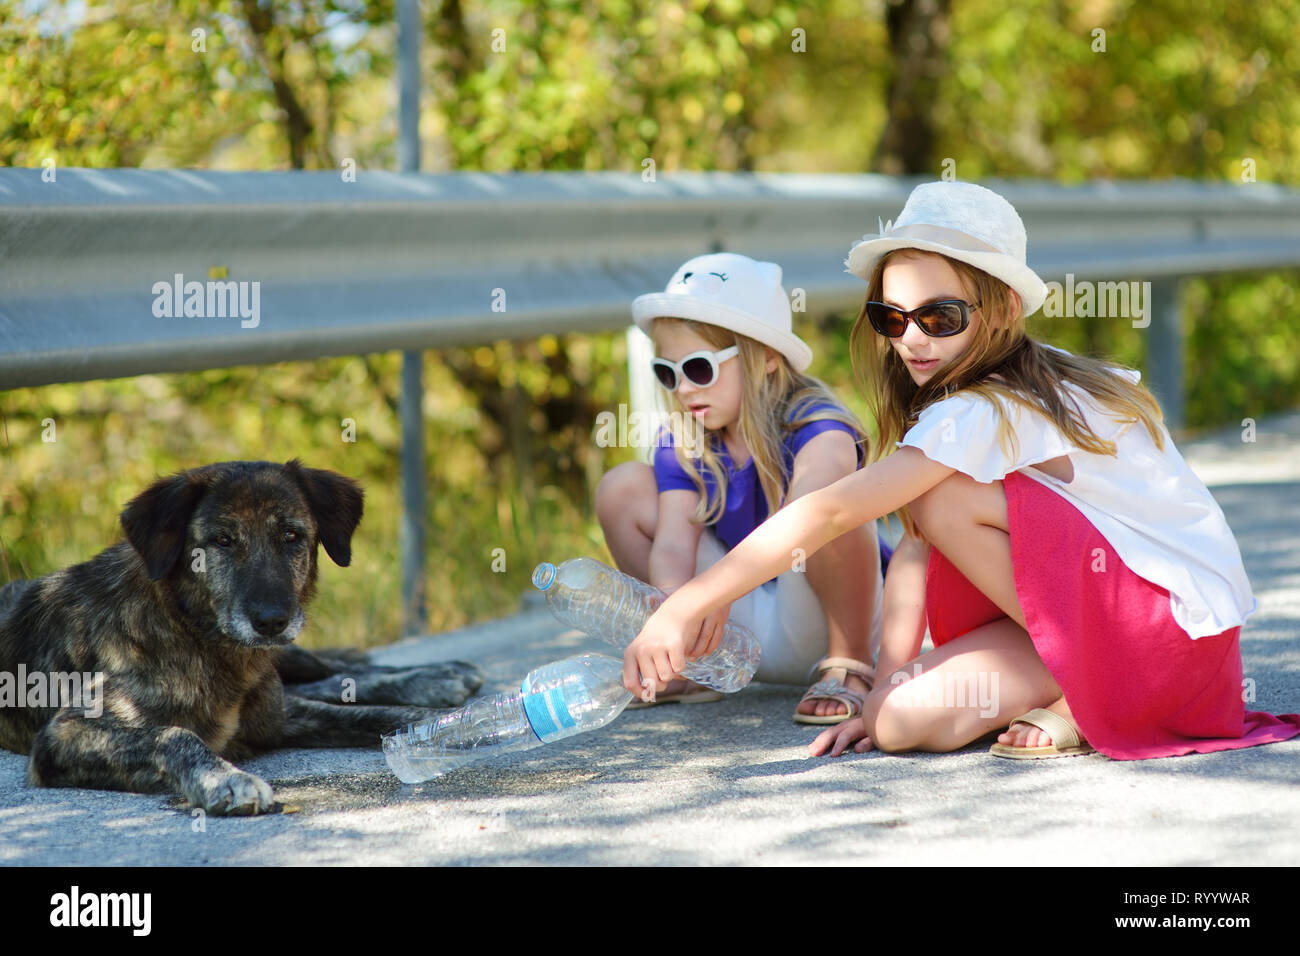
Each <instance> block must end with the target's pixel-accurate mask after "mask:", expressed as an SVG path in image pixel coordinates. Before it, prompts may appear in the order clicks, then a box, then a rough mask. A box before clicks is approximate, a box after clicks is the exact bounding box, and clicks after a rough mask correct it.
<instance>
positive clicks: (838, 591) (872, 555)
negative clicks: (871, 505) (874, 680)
mask: <svg viewBox="0 0 1300 956" xmlns="http://www.w3.org/2000/svg"><path fill="white" fill-rule="evenodd" d="M874 527H875V526H874V525H871V524H867V525H863V526H862V527H860V528H857V529H855V530H853V531H850V532H848V533H847V534H842V535H840V536H839V537H838V538H836V539H835V540H834V541H832V542H830V543H829V544H827V545H825V546H824V547H822V549H821V550H819V551H818V552H817V553H816V554H814V555H812V556H811V557H809V558H808V561H807V570H806V572H805V573H806V574H807V575H808V584H809V585H810V586H811V587H812V589H813V593H814V594H816V595H817V598H818V600H820V601H821V605H822V610H824V611H825V612H826V629H827V633H828V636H829V640H828V642H827V649H826V656H827V657H850V658H853V659H854V660H859V661H863V662H864V663H866V664H867V665H871V664H872V663H873V662H872V660H871V618H872V611H873V609H874V608H875V601H876V575H877V574H878V573H879V571H880V544H879V542H878V541H877V540H876V535H875V532H874ZM844 685H845V686H846V687H848V689H849V690H852V691H855V692H857V693H859V694H862V695H863V696H864V697H865V696H866V694H867V691H868V688H867V685H866V683H865V682H864V681H863V680H862V679H861V678H859V677H858V676H857V675H855V674H849V675H848V677H847V678H846V679H845V681H844ZM797 710H798V711H799V713H801V714H817V715H821V716H824V715H828V714H843V713H847V711H846V709H845V706H844V704H842V703H841V702H839V701H837V700H807V701H802V702H800V704H799V706H798V708H797Z"/></svg>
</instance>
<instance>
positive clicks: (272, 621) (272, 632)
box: [248, 607, 289, 637]
mask: <svg viewBox="0 0 1300 956" xmlns="http://www.w3.org/2000/svg"><path fill="white" fill-rule="evenodd" d="M248 620H249V621H250V622H251V623H252V625H253V630H255V631H257V633H258V634H261V635H262V636H263V637H275V636H276V635H277V634H279V633H280V632H281V631H283V630H284V629H285V628H286V627H288V626H289V614H288V612H287V611H285V609H284V608H280V607H262V608H253V609H252V610H250V611H249V614H248Z"/></svg>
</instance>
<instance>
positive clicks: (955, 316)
mask: <svg viewBox="0 0 1300 956" xmlns="http://www.w3.org/2000/svg"><path fill="white" fill-rule="evenodd" d="M978 308H979V303H978V302H977V303H975V304H974V305H967V304H966V303H965V302H963V301H961V299H944V300H943V301H942V302H931V303H929V304H928V305H923V306H921V307H920V308H919V309H913V310H912V311H911V312H904V311H903V310H902V309H899V308H896V307H895V306H892V305H888V304H886V303H884V302H868V303H867V319H868V321H870V322H871V327H872V328H873V329H875V330H876V331H877V332H879V333H880V334H881V335H883V336H885V337H886V338H891V339H896V338H898V337H900V336H901V335H902V334H903V333H904V332H906V331H907V323H908V322H915V323H916V326H917V328H919V329H920V330H921V331H922V332H924V333H925V334H926V335H929V336H933V337H934V338H939V339H941V338H944V337H945V336H948V335H957V334H958V333H959V332H964V331H966V327H967V326H968V325H970V310H971V309H978Z"/></svg>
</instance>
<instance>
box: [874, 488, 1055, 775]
mask: <svg viewBox="0 0 1300 956" xmlns="http://www.w3.org/2000/svg"><path fill="white" fill-rule="evenodd" d="M912 507H913V516H914V517H915V518H916V519H917V523H918V524H919V525H920V526H921V530H922V532H923V533H924V534H925V535H926V537H927V538H928V539H929V540H930V541H931V543H932V544H933V546H934V547H937V548H938V549H939V550H940V551H942V552H943V554H944V556H945V557H946V558H947V559H948V560H949V561H951V562H952V563H953V565H954V566H955V567H956V568H957V569H958V570H959V571H961V573H962V574H964V575H965V576H966V578H967V579H968V580H969V581H970V582H971V583H972V584H973V585H975V587H977V588H979V589H980V590H981V591H982V592H983V593H984V594H986V595H987V596H988V597H989V599H990V600H991V601H993V603H994V604H996V605H997V606H998V607H999V608H1001V609H1002V610H1003V611H1004V612H1005V613H1006V615H1007V619H1006V620H1003V621H994V622H992V623H990V624H988V625H985V627H984V628H977V629H975V630H974V631H971V632H970V633H969V634H966V635H963V636H962V637H960V638H957V639H956V640H954V641H950V642H949V643H947V644H945V645H944V646H943V647H940V648H938V649H936V650H935V651H932V652H931V653H930V654H927V655H924V656H923V657H922V658H920V659H919V661H918V663H920V664H921V666H922V674H923V675H924V674H925V673H926V671H927V670H930V669H933V675H934V676H933V679H932V680H928V681H927V680H924V677H923V678H922V681H921V683H919V684H918V685H917V686H916V687H910V688H907V690H906V692H905V693H903V694H902V695H901V696H898V697H897V698H896V699H894V697H893V694H890V693H888V692H886V694H884V695H880V696H878V697H877V698H876V700H874V701H868V708H869V711H870V713H872V714H873V715H874V716H875V720H872V721H871V722H870V723H869V724H868V726H871V725H872V724H874V723H876V721H879V720H881V719H882V718H883V722H882V723H881V725H880V726H878V727H876V728H875V729H876V731H877V733H883V737H881V738H877V737H875V736H873V740H874V741H875V743H876V745H877V746H881V747H882V749H891V750H893V749H921V750H935V749H954V748H955V747H960V746H964V745H965V744H967V743H969V742H970V741H972V740H975V739H977V738H978V737H980V736H982V735H983V734H985V733H987V732H989V731H990V730H992V729H994V728H996V727H997V726H1004V725H1005V724H1006V723H1007V722H1008V721H1010V720H1012V719H1014V718H1015V717H1017V716H1019V715H1020V714H1023V713H1024V712H1025V711H1026V710H1030V709H1033V708H1034V707H1047V708H1048V709H1050V710H1054V711H1056V712H1057V713H1059V714H1060V715H1061V716H1063V717H1065V718H1066V719H1069V717H1070V712H1069V707H1068V705H1067V703H1066V701H1065V698H1064V697H1063V696H1062V694H1061V690H1060V688H1059V687H1058V686H1057V685H1056V682H1055V681H1054V680H1053V679H1052V677H1051V675H1050V673H1048V671H1047V668H1046V665H1044V664H1043V662H1042V659H1041V658H1040V657H1039V656H1038V653H1037V651H1035V650H1034V646H1033V642H1032V641H1031V640H1030V639H1029V632H1028V631H1027V630H1026V625H1025V614H1024V609H1023V608H1022V607H1021V606H1020V599H1019V597H1018V596H1017V595H1016V588H1015V579H1014V577H1013V574H1012V566H1011V537H1010V532H1009V529H1008V523H1007V501H1006V492H1005V491H1004V489H1003V485H1002V482H1001V481H995V482H992V483H990V484H983V483H981V482H977V481H975V480H974V479H973V478H970V477H969V476H967V475H964V474H962V473H960V472H957V473H955V474H953V475H952V476H950V477H949V478H947V479H946V480H944V481H942V482H940V483H939V484H938V485H937V486H935V487H934V488H933V489H931V491H929V492H928V493H927V494H925V495H924V496H922V498H920V499H918V501H917V502H914V503H913V506H912ZM994 673H997V674H998V678H997V685H998V696H999V704H998V707H997V711H998V713H997V717H996V719H995V718H993V717H985V716H982V713H983V711H986V710H987V709H988V708H978V709H977V711H976V712H975V715H974V716H972V714H971V713H970V712H969V708H967V709H966V711H964V712H961V713H955V714H954V715H953V716H955V717H956V720H954V721H949V722H948V729H947V730H945V729H944V727H943V726H942V725H943V724H944V722H945V719H944V717H943V716H942V715H943V712H944V710H946V709H947V708H942V709H940V710H939V712H938V713H937V714H932V715H929V716H931V717H932V718H934V719H933V720H932V721H927V720H926V719H925V716H922V717H921V718H920V719H918V717H917V707H916V706H915V705H916V703H917V701H918V700H922V699H923V700H934V699H945V697H944V695H945V694H947V693H948V690H949V689H950V688H951V689H952V690H953V691H954V695H953V696H954V697H955V691H956V689H957V688H959V687H960V684H961V681H962V680H963V679H973V680H974V681H975V682H976V683H975V689H976V690H978V689H979V680H980V679H981V676H980V675H981V674H983V675H984V676H983V678H982V679H983V680H984V681H985V686H986V687H990V688H991V687H992V685H993V682H994V678H993V674H994ZM963 675H971V676H970V677H965V676H963ZM892 679H893V675H891V680H892ZM909 683H910V682H909ZM894 686H895V687H897V688H899V689H903V688H904V687H905V686H906V685H905V684H902V683H899V684H896V685H894ZM1044 694H1047V695H1048V696H1047V697H1044ZM887 700H894V702H895V704H896V705H897V706H894V705H890V704H887V703H886V701H887ZM959 710H960V709H959ZM900 712H901V713H900ZM920 712H921V713H922V714H923V715H924V709H922V710H921V711H920ZM990 720H992V721H993V723H991V724H990V723H989V721H990ZM999 722H1000V723H999ZM932 724H933V725H932ZM980 728H983V729H980ZM998 739H999V740H1000V741H1001V742H1002V743H1005V744H1009V745H1011V746H1017V747H1037V746H1048V745H1049V744H1050V743H1051V738H1050V737H1049V736H1048V735H1047V734H1045V733H1044V732H1043V731H1041V730H1039V729H1038V728H1036V727H1030V726H1028V725H1026V724H1016V725H1015V726H1014V727H1013V728H1011V729H1010V730H1009V731H1008V732H1006V733H1003V734H1002V735H1001V736H1000V737H999V738H998ZM882 740H883V743H882ZM909 741H910V742H911V743H912V746H911V747H908V746H906V745H907V744H908V743H909Z"/></svg>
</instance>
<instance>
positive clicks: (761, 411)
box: [651, 316, 870, 525]
mask: <svg viewBox="0 0 1300 956" xmlns="http://www.w3.org/2000/svg"><path fill="white" fill-rule="evenodd" d="M661 322H671V323H676V324H679V325H681V326H683V327H685V328H686V329H687V330H688V331H691V332H694V333H695V334H696V335H698V336H699V337H700V338H702V339H704V341H706V342H708V343H709V345H710V346H711V347H712V348H713V349H715V350H719V351H720V350H722V349H725V348H728V347H729V346H732V345H735V346H737V347H738V348H739V349H740V354H739V355H737V356H736V360H737V361H739V362H740V366H741V371H742V373H743V378H744V385H743V391H742V392H741V401H740V420H739V423H738V424H739V426H740V437H741V439H742V440H743V441H744V442H745V445H746V446H747V447H748V448H749V452H750V454H751V455H752V456H753V461H754V468H755V470H756V471H757V473H758V484H759V487H760V488H761V489H762V490H763V498H764V500H765V501H766V502H767V513H768V514H769V515H773V514H775V513H776V512H777V510H778V509H779V508H780V507H781V506H782V505H783V504H784V503H785V495H786V491H787V489H788V487H789V483H790V475H789V474H788V473H787V472H786V470H785V456H784V443H785V438H786V436H787V435H788V434H789V433H790V432H792V431H795V430H797V429H799V428H801V427H803V426H804V425H807V424H808V423H809V422H815V421H822V420H830V421H837V422H843V423H844V424H846V425H848V426H849V427H850V428H851V429H853V432H854V435H855V436H856V438H855V440H856V442H857V444H858V445H859V446H861V447H862V449H863V458H864V460H865V459H866V457H867V455H868V454H869V452H870V442H869V440H868V438H867V430H866V428H864V427H863V425H862V423H861V422H860V421H859V420H858V418H857V416H856V415H854V414H853V413H852V412H851V411H850V410H849V409H848V408H847V407H845V405H844V403H843V402H841V401H840V400H839V399H838V398H837V397H836V396H835V393H834V392H832V391H831V390H830V389H829V388H828V387H827V386H826V385H825V383H823V382H821V381H820V380H819V379H815V378H813V377H811V376H809V375H804V374H803V373H801V372H796V371H795V370H794V369H793V368H792V367H791V366H790V363H789V361H788V360H787V359H786V357H785V356H784V355H782V354H781V353H780V352H776V350H775V349H774V350H773V351H774V352H775V355H776V369H775V370H774V371H772V372H771V373H769V372H768V371H767V346H765V345H763V343H762V342H758V341H756V340H754V339H751V338H749V337H748V336H745V335H738V334H737V333H735V332H733V331H731V330H730V329H724V328H723V327H721V326H718V325H710V324H707V323H704V322H696V321H693V320H691V319H681V318H676V317H668V316H662V317H659V318H656V319H655V320H654V322H653V323H652V325H651V328H652V329H654V328H655V327H658V325H659V323H661ZM659 389H660V392H661V394H663V395H666V396H667V401H668V403H669V406H670V409H671V410H672V411H673V412H676V413H678V414H674V415H672V416H670V428H671V430H672V434H673V442H674V445H675V446H676V447H675V451H676V454H677V461H678V463H679V464H680V465H681V466H682V469H683V470H684V471H685V472H686V474H687V476H688V477H689V478H690V479H691V483H692V484H694V485H695V488H696V490H697V491H698V492H699V493H700V501H699V504H698V506H697V507H696V509H695V515H694V517H693V518H692V520H693V521H694V522H695V523H697V524H704V525H709V524H713V523H714V522H716V521H717V520H718V519H719V518H720V517H721V516H722V513H723V511H724V510H725V509H726V504H727V482H726V480H725V479H726V473H725V471H724V469H723V466H722V462H721V460H720V459H719V456H718V452H717V450H716V448H715V446H714V443H713V441H712V439H713V437H714V435H715V434H716V432H715V430H714V429H710V428H707V427H706V426H704V425H703V424H701V423H700V422H699V421H698V420H697V419H696V418H695V417H694V416H693V415H691V414H690V412H689V411H688V410H687V408H686V406H685V405H684V404H683V403H682V401H681V399H680V398H679V397H678V395H677V393H676V392H668V390H667V389H665V388H664V387H663V386H662V385H660V386H659ZM814 405H828V406H830V407H829V408H818V409H816V410H812V411H810V410H809V409H810V406H814ZM688 448H689V449H691V450H698V451H699V452H700V454H699V455H698V457H692V456H690V455H688V454H687V449H688ZM741 464H742V463H741V462H736V463H735V465H736V467H740V466H741ZM704 471H707V472H708V473H709V474H710V475H711V476H712V478H713V486H714V488H716V489H717V494H716V496H712V497H711V496H710V495H709V494H708V493H707V490H706V487H705V484H704V477H703V472H704Z"/></svg>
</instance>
